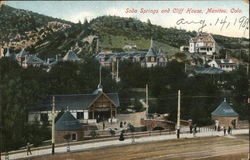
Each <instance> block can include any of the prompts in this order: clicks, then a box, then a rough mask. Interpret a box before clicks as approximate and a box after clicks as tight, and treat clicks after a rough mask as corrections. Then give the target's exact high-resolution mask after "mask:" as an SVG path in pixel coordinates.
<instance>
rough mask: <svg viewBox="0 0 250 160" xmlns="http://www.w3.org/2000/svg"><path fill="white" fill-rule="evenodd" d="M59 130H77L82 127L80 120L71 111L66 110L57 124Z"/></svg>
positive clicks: (56, 127)
mask: <svg viewBox="0 0 250 160" xmlns="http://www.w3.org/2000/svg"><path fill="white" fill-rule="evenodd" d="M55 129H56V130H57V131H75V130H80V129H82V125H81V124H80V123H79V121H78V120H77V119H76V118H75V117H74V116H73V115H72V114H71V113H70V112H69V111H66V112H65V113H64V114H63V115H62V116H61V117H60V119H59V120H57V122H56V124H55Z"/></svg>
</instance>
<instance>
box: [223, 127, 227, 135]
mask: <svg viewBox="0 0 250 160" xmlns="http://www.w3.org/2000/svg"><path fill="white" fill-rule="evenodd" d="M223 130H224V136H225V135H226V133H227V129H226V127H225V126H224V128H223Z"/></svg>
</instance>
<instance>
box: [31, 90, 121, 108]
mask: <svg viewBox="0 0 250 160" xmlns="http://www.w3.org/2000/svg"><path fill="white" fill-rule="evenodd" d="M99 95H100V94H70V95H53V96H55V106H56V110H57V111H60V110H62V109H64V110H65V109H67V108H68V110H87V109H88V107H89V105H90V104H91V103H92V102H93V101H94V100H95V99H96V98H97V97H98V96H99ZM106 95H107V96H108V97H109V98H110V99H111V100H112V101H113V102H114V103H115V105H116V106H120V101H119V96H118V94H117V93H106ZM51 105H52V96H48V97H47V98H45V99H44V100H43V101H42V102H41V103H40V104H38V105H37V106H35V107H34V108H33V109H32V111H49V110H51V109H52V108H51Z"/></svg>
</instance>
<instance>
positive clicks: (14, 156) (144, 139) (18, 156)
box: [1, 129, 249, 160]
mask: <svg viewBox="0 0 250 160" xmlns="http://www.w3.org/2000/svg"><path fill="white" fill-rule="evenodd" d="M237 134H249V129H238V130H233V135H237ZM208 136H224V133H223V131H221V132H216V131H211V132H201V133H197V134H196V137H208ZM193 137H194V135H193V134H190V133H184V134H181V135H180V138H193ZM168 139H176V135H175V134H172V135H159V136H150V137H140V138H136V139H135V143H145V142H153V141H162V140H168ZM128 144H132V140H131V139H125V140H124V141H119V140H118V139H117V140H111V141H104V142H93V143H87V144H77V145H72V146H70V151H71V152H77V151H85V150H92V149H97V148H105V147H113V146H122V145H128ZM66 152H67V148H66V147H65V146H63V147H56V148H55V153H56V154H57V153H66ZM50 154H51V148H50V149H40V150H35V151H32V155H29V156H27V155H26V152H21V153H15V154H10V155H9V160H12V159H25V158H30V157H35V156H42V155H50ZM1 158H2V160H5V156H2V157H1Z"/></svg>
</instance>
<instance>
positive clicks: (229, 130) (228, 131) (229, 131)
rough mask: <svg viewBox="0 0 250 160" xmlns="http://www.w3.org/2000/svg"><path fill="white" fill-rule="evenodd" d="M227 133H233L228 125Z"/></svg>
mask: <svg viewBox="0 0 250 160" xmlns="http://www.w3.org/2000/svg"><path fill="white" fill-rule="evenodd" d="M227 133H228V134H230V135H231V127H230V126H229V127H228V130H227Z"/></svg>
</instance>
